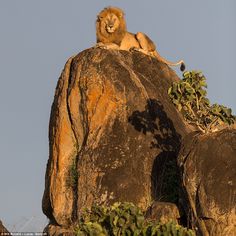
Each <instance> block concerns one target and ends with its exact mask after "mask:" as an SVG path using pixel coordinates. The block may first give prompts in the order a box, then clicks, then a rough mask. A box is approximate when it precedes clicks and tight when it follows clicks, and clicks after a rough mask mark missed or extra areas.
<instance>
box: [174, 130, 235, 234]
mask: <svg viewBox="0 0 236 236" xmlns="http://www.w3.org/2000/svg"><path fill="white" fill-rule="evenodd" d="M178 163H179V165H180V167H181V169H182V176H183V187H184V189H185V201H184V202H185V203H184V204H185V206H187V204H186V202H189V204H188V207H187V208H185V210H186V212H189V217H190V219H189V220H190V222H191V223H192V225H193V226H194V228H197V229H198V232H199V234H200V235H204V236H205V235H206V236H207V235H212V236H215V235H217V236H221V235H222V236H223V235H224V236H225V235H227V236H231V235H232V236H233V235H236V130H235V129H224V130H222V131H219V132H216V133H212V134H209V135H202V136H201V135H198V134H197V133H192V134H190V135H189V136H187V137H186V139H185V140H184V141H183V145H182V149H181V152H180V155H179V160H178Z"/></svg>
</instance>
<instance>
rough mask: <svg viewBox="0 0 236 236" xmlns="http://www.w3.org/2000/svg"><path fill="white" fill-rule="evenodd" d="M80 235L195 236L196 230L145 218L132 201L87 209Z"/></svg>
mask: <svg viewBox="0 0 236 236" xmlns="http://www.w3.org/2000/svg"><path fill="white" fill-rule="evenodd" d="M75 232H76V234H77V235H78V236H87V235H94V236H126V235H127V236H128V235H133V236H138V235H139V236H158V235H160V236H161V235H163V236H165V235H167V236H169V235H173V236H174V235H176V236H177V235H178V236H194V235H195V234H194V232H193V231H191V230H188V229H186V228H184V227H182V226H180V225H178V224H176V223H173V222H169V223H166V224H160V223H158V222H152V221H148V220H145V218H144V215H143V212H142V211H141V210H140V209H139V208H138V207H136V206H135V205H133V204H132V203H127V202H125V203H118V202H117V203H114V204H113V205H112V206H110V207H105V206H93V207H92V208H91V210H86V211H85V212H84V213H83V214H82V216H81V218H80V221H79V223H78V226H77V227H76V229H75Z"/></svg>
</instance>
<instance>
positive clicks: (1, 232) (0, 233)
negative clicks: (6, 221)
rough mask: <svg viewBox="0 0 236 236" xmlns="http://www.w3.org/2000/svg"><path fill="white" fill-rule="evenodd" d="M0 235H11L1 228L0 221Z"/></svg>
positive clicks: (0, 223)
mask: <svg viewBox="0 0 236 236" xmlns="http://www.w3.org/2000/svg"><path fill="white" fill-rule="evenodd" d="M0 235H11V234H10V233H9V232H8V230H7V229H6V228H5V227H4V226H3V224H2V221H1V220H0Z"/></svg>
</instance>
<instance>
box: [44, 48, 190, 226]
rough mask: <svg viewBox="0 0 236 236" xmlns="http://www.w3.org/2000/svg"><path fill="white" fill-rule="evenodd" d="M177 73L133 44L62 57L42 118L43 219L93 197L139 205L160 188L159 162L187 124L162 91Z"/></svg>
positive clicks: (61, 217) (68, 217) (60, 218)
mask: <svg viewBox="0 0 236 236" xmlns="http://www.w3.org/2000/svg"><path fill="white" fill-rule="evenodd" d="M177 80H178V77H177V75H176V74H175V73H174V72H173V70H172V69H170V68H169V67H168V66H167V65H165V64H163V63H161V62H159V61H157V60H156V59H154V58H151V57H149V56H146V55H144V54H142V53H140V52H132V53H131V52H127V51H114V50H104V49H93V48H92V49H88V50H85V51H83V52H81V53H80V54H78V55H77V56H75V57H72V58H70V59H69V60H68V61H67V63H66V65H65V68H64V70H63V72H62V74H61V77H60V79H59V81H58V84H57V88H56V92H55V97H54V102H53V105H52V109H51V117H50V124H49V148H50V153H49V160H48V164H47V171H46V177H45V192H44V196H43V212H44V213H45V214H46V215H47V217H48V218H49V219H50V224H51V225H55V227H56V226H57V225H59V226H61V227H64V228H68V227H70V225H71V224H73V223H74V222H76V220H77V219H78V216H79V215H80V213H81V211H82V210H83V209H84V208H87V207H88V208H89V207H91V205H92V204H94V203H97V204H112V203H113V202H116V201H129V202H133V203H134V204H136V205H138V206H139V207H141V208H142V209H146V208H147V207H148V206H150V203H151V199H154V200H160V199H161V198H162V197H163V196H165V192H168V191H169V190H168V186H164V185H165V184H164V182H165V181H164V180H163V182H162V183H159V180H161V179H162V178H163V175H162V174H161V173H163V171H162V170H163V169H165V168H162V166H165V164H166V162H168V160H171V161H173V160H174V161H175V160H176V158H177V155H178V151H179V147H180V140H181V138H182V137H184V136H185V135H186V134H188V133H189V132H191V131H192V130H193V129H192V128H191V127H189V126H188V125H187V124H186V123H185V122H184V120H183V118H182V116H181V115H180V114H179V113H178V112H177V110H176V109H175V107H174V105H173V104H172V103H171V101H170V99H169V98H168V94H167V90H168V88H169V87H170V86H171V84H172V82H173V81H177ZM167 171H168V170H167ZM157 172H158V173H157ZM163 186H164V187H163ZM175 187H177V186H175ZM169 192H170V191H169ZM171 192H173V189H172V190H171ZM165 200H167V201H168V197H167V199H165Z"/></svg>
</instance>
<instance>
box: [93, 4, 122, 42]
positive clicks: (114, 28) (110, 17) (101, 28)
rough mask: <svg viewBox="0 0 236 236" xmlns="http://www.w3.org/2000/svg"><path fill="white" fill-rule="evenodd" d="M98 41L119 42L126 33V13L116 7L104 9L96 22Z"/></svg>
mask: <svg viewBox="0 0 236 236" xmlns="http://www.w3.org/2000/svg"><path fill="white" fill-rule="evenodd" d="M96 33H97V42H103V43H116V44H119V43H120V42H121V40H122V38H123V37H124V35H125V33H126V23H125V19H124V13H123V11H122V10H121V9H119V8H116V7H108V8H105V9H104V10H102V11H101V12H100V13H99V15H98V17H97V22H96Z"/></svg>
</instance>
